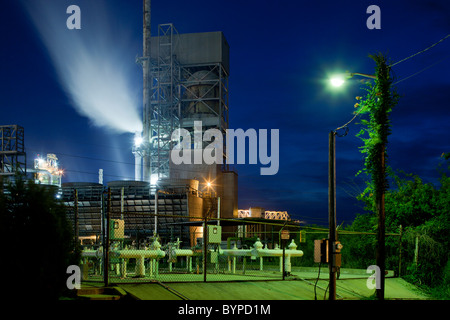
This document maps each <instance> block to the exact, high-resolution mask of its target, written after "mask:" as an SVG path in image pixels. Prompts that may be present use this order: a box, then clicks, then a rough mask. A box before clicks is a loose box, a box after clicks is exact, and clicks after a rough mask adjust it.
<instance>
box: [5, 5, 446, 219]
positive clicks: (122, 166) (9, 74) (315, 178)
mask: <svg viewBox="0 0 450 320" xmlns="http://www.w3.org/2000/svg"><path fill="white" fill-rule="evenodd" d="M31 2H33V3H35V4H36V3H39V1H31ZM94 2H95V3H99V2H98V1H80V0H70V1H56V0H48V1H45V2H44V3H45V5H46V6H48V5H51V6H53V4H55V8H56V9H55V12H56V14H59V15H60V16H58V17H57V18H55V20H56V21H59V22H60V28H62V31H64V32H68V30H67V29H66V26H65V21H66V19H67V17H68V16H69V15H68V14H66V12H65V9H66V8H67V6H69V5H71V4H76V5H79V6H80V8H81V16H82V20H81V21H82V30H79V31H77V30H72V31H71V32H80V35H81V36H86V37H90V43H89V46H88V47H87V50H88V51H91V50H92V51H95V50H97V49H98V48H97V45H100V43H101V45H102V46H103V47H104V46H108V45H110V50H111V51H110V53H111V56H114V58H115V59H116V60H114V61H116V62H117V61H120V63H119V65H120V66H119V65H118V66H117V67H118V68H119V69H126V72H124V73H123V74H126V76H127V79H126V81H127V83H128V84H129V88H131V89H130V95H131V96H132V97H133V98H134V99H135V100H136V101H137V105H136V108H137V111H138V113H139V114H141V109H140V108H141V107H140V105H141V101H142V98H141V94H142V89H141V87H142V71H141V68H140V66H138V65H137V64H135V62H134V61H135V57H136V56H140V55H141V54H142V1H111V0H109V1H107V2H106V5H105V7H104V9H100V7H99V6H96V5H94V4H93V3H94ZM372 4H375V5H378V6H379V7H380V9H381V30H369V29H368V28H367V27H366V20H367V18H368V17H369V14H367V13H366V9H367V7H368V6H369V5H372ZM33 10H35V11H33ZM39 12H40V10H39V8H38V7H37V9H36V7H35V9H32V11H31V13H32V14H35V18H36V19H35V20H36V21H37V23H39V24H41V23H42V24H46V23H48V22H49V21H48V20H46V19H43V18H42V17H40V16H39V14H40V13H39ZM105 17H109V20H107V19H106V18H105ZM107 21H109V22H107ZM161 23H174V25H175V27H176V28H177V30H178V32H179V33H192V32H208V31H223V32H224V34H225V37H226V38H227V41H228V43H229V45H230V55H231V58H230V59H231V72H230V78H229V88H230V128H233V129H237V128H242V129H244V130H246V129H248V128H255V129H279V130H280V169H279V172H278V174H277V175H274V176H260V175H259V168H260V166H259V165H236V166H235V168H236V169H237V171H238V173H239V207H240V208H248V207H249V206H262V207H265V208H266V209H267V210H287V211H288V213H290V214H291V216H293V218H296V219H302V220H306V221H307V222H310V223H319V224H326V223H327V215H328V211H327V210H328V209H327V193H328V180H327V174H328V133H329V132H330V131H331V130H333V129H335V128H336V127H338V126H340V125H342V124H344V123H346V122H347V121H348V120H350V118H351V117H352V112H353V109H354V108H353V105H354V103H355V102H356V100H355V99H354V98H355V96H358V95H363V93H364V91H363V90H362V89H361V87H362V86H361V84H360V83H358V82H357V81H351V82H349V83H347V84H346V86H345V88H344V89H341V90H339V91H336V90H335V91H332V90H330V88H329V87H328V85H327V83H326V80H327V78H328V76H329V74H330V73H333V72H344V71H347V70H348V71H351V72H361V73H369V74H370V73H373V72H374V67H375V65H374V62H373V61H372V60H371V59H370V58H369V57H368V55H369V54H374V53H377V52H381V53H384V54H386V55H387V56H388V57H389V59H390V60H391V61H392V62H396V61H399V60H402V59H403V58H405V57H408V56H410V55H412V54H414V53H416V52H419V51H421V50H423V49H425V48H427V47H429V46H430V45H432V44H433V43H436V42H437V41H439V40H440V39H442V38H444V37H445V36H446V35H448V34H449V33H450V2H448V1H444V0H440V1H411V0H408V1H403V0H402V1H376V0H374V1H361V0H353V1H329V0H325V1H316V2H313V1H285V0H281V1H255V0H246V1H236V0H228V1H216V0H214V1H212V0H209V1H208V0H192V1H180V0H171V1H162V0H153V1H152V33H153V34H155V32H156V30H157V26H158V24H161ZM99 25H100V26H102V27H101V30H98V26H99ZM94 28H97V29H94ZM62 31H61V32H62ZM103 33H107V36H105V37H106V38H108V37H109V38H110V41H109V42H108V41H105V43H103V42H102V41H101V40H102V39H103V37H102V36H101V35H102V34H103ZM0 34H1V50H0V59H1V68H0V83H1V86H0V108H1V109H0V110H1V113H0V124H19V125H21V126H23V127H24V128H25V146H26V151H27V157H28V162H29V163H30V164H31V161H32V159H33V158H34V157H35V155H36V154H38V153H39V154H46V153H55V154H56V155H57V156H58V157H59V159H60V163H61V165H62V167H63V168H64V169H65V175H64V177H63V182H70V181H92V182H96V181H98V169H99V168H102V169H104V179H105V181H109V180H120V179H127V178H128V179H133V176H134V169H133V161H134V159H133V156H132V154H131V143H132V140H133V135H132V134H131V133H118V132H114V131H112V130H109V129H108V128H105V127H99V126H97V125H95V123H93V122H92V121H91V120H90V119H89V118H88V117H86V116H84V115H81V114H80V113H79V112H77V109H76V108H75V107H74V106H73V104H72V102H71V100H70V97H69V94H68V93H67V90H66V89H67V88H65V87H64V85H62V83H61V79H60V76H58V73H57V72H56V70H55V67H54V64H53V58H52V57H51V56H49V55H48V51H47V48H46V46H45V45H44V44H43V42H42V41H41V38H40V37H39V33H38V32H37V30H36V24H33V23H32V21H31V19H30V17H29V16H28V15H27V13H26V11H25V9H24V7H23V6H22V5H21V4H20V2H19V1H14V0H6V1H2V10H1V12H0ZM94 35H95V36H94ZM97 40H98V41H97ZM54 45H55V47H58V46H61V47H62V46H67V41H65V42H64V41H63V42H61V43H59V42H55V43H54ZM69 50H70V48H69ZM98 51H99V52H100V53H101V51H100V50H98ZM449 58H450V39H447V40H445V41H443V42H442V43H440V44H438V45H436V46H435V47H433V48H431V49H430V50H428V51H426V52H424V53H421V54H419V55H417V56H415V57H414V58H411V59H409V60H407V61H405V62H402V63H400V64H398V65H396V66H395V67H394V68H393V74H394V75H395V77H396V81H400V82H399V83H398V84H397V85H396V88H397V91H398V93H399V94H400V96H401V99H400V102H399V104H398V105H397V106H396V107H395V109H394V111H393V112H392V117H391V119H392V125H393V127H392V135H391V136H390V138H389V145H388V154H389V164H390V165H391V166H392V167H393V169H395V170H397V169H399V170H400V169H401V170H404V171H406V172H411V173H416V174H418V175H420V176H421V177H423V178H424V180H425V181H427V182H428V181H429V182H433V183H437V177H438V174H437V172H436V170H435V168H436V166H437V164H438V163H439V159H440V158H439V157H440V155H441V154H442V153H443V152H448V151H450V139H449V129H450V126H449V120H450V111H449V110H450V108H449V97H450V78H449V76H448V75H449V74H450V59H449ZM108 59H110V57H109V54H108V55H106V56H104V60H105V61H108ZM67 63H68V64H70V61H68V62H67ZM425 68H427V69H426V70H425V71H423V72H421V73H419V74H417V75H414V76H413V77H411V78H408V79H405V78H407V77H409V76H411V75H413V74H415V73H417V72H419V71H421V70H423V69H425ZM403 79H405V80H404V81H402V80H403ZM112 112H114V111H112ZM357 122H358V121H357V120H355V121H354V122H353V123H352V124H351V125H350V132H349V134H348V135H347V136H346V137H343V138H337V147H336V153H337V188H338V193H337V220H338V223H339V224H340V223H342V222H343V221H346V222H350V221H351V219H353V217H354V216H355V214H356V213H362V212H363V210H362V208H361V204H360V203H358V202H357V201H356V200H354V196H353V195H354V194H355V192H360V191H362V189H363V188H364V180H363V179H364V177H355V174H356V172H357V171H358V170H360V169H361V168H362V165H363V157H362V155H361V153H360V152H359V150H358V147H359V146H361V141H360V140H359V139H358V138H355V134H356V133H357V132H358V131H359V129H360V128H359V125H358V124H357Z"/></svg>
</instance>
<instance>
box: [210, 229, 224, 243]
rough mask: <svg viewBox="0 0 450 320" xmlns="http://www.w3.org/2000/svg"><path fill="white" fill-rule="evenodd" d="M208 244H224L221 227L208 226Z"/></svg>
mask: <svg viewBox="0 0 450 320" xmlns="http://www.w3.org/2000/svg"><path fill="white" fill-rule="evenodd" d="M208 242H209V243H218V244H220V243H221V242H222V227H221V226H208Z"/></svg>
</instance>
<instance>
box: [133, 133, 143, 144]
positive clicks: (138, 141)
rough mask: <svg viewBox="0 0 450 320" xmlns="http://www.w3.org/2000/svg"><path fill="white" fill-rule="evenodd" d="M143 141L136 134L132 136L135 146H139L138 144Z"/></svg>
mask: <svg viewBox="0 0 450 320" xmlns="http://www.w3.org/2000/svg"><path fill="white" fill-rule="evenodd" d="M143 141H144V139H142V137H141V136H138V135H136V136H135V137H134V145H135V146H136V147H139V146H140V145H141V144H142V142H143Z"/></svg>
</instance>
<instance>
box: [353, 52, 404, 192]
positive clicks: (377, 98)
mask: <svg viewBox="0 0 450 320" xmlns="http://www.w3.org/2000/svg"><path fill="white" fill-rule="evenodd" d="M369 57H370V58H372V59H373V60H374V61H375V63H376V68H375V76H376V79H375V83H372V82H371V81H367V82H366V85H367V87H365V88H364V90H366V91H367V95H366V97H365V98H361V97H357V99H358V100H359V102H358V103H357V104H356V105H355V107H357V108H358V111H357V112H358V113H360V114H368V115H369V117H368V119H362V120H361V124H362V125H363V127H362V129H361V131H360V132H359V133H358V134H357V135H356V136H357V137H359V138H360V139H361V140H362V141H363V143H364V145H363V146H362V147H360V151H361V153H362V154H364V155H365V160H364V168H363V170H360V171H359V172H358V173H357V175H358V174H360V173H361V172H364V173H366V174H368V175H369V176H370V177H371V180H370V182H368V186H367V188H366V190H365V191H364V193H363V194H362V197H363V196H364V195H366V194H367V193H370V192H371V191H372V192H373V193H374V195H375V199H376V198H378V197H379V196H380V195H381V194H383V193H384V192H385V191H386V190H387V188H388V181H387V175H386V170H385V163H387V161H386V160H387V152H386V150H385V149H386V146H387V143H388V136H389V135H390V134H391V124H390V121H389V114H390V112H391V111H392V109H393V107H394V106H395V105H396V104H397V102H398V97H399V96H398V94H397V93H396V92H395V90H393V89H392V78H391V74H390V72H391V70H390V68H389V66H388V63H387V61H386V58H385V56H384V55H382V54H377V55H370V56H369ZM382 162H384V163H382ZM375 199H374V200H375Z"/></svg>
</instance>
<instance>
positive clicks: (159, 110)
mask: <svg viewBox="0 0 450 320" xmlns="http://www.w3.org/2000/svg"><path fill="white" fill-rule="evenodd" d="M150 25H151V6H150V0H144V12H143V55H142V57H139V58H138V59H137V63H139V64H140V65H141V66H142V70H143V132H142V133H140V132H138V133H136V136H135V140H134V146H133V154H134V156H135V180H136V181H144V182H147V183H150V185H151V186H152V190H151V192H156V190H157V189H158V188H159V189H161V186H165V187H167V185H170V184H171V183H175V184H179V181H182V180H192V179H194V180H198V181H199V191H201V192H205V194H206V193H208V194H209V195H210V198H211V199H210V200H208V201H205V205H206V206H209V207H214V206H215V207H216V208H214V209H213V210H209V209H207V210H206V212H210V214H211V215H215V214H216V213H217V212H218V211H220V212H221V214H222V216H223V217H237V173H236V172H234V171H230V170H229V167H228V165H227V163H226V157H225V154H226V145H224V146H223V154H222V155H219V157H221V159H223V161H221V162H222V163H217V164H206V163H204V162H202V163H201V164H186V163H182V164H174V163H173V162H172V161H171V157H170V153H171V150H172V149H173V148H174V146H175V145H176V144H177V143H178V142H179V139H180V138H179V137H173V133H174V131H175V130H176V129H179V128H183V129H186V130H188V131H189V132H190V133H191V136H192V137H194V134H193V132H194V130H195V128H194V122H196V121H200V122H201V124H202V127H201V130H202V133H203V132H205V131H206V130H208V129H211V128H214V129H218V130H219V131H220V132H222V133H223V134H224V135H225V130H226V129H227V128H228V121H229V117H228V112H229V107H228V76H229V73H230V63H229V45H228V42H227V41H226V39H225V36H224V35H223V33H222V32H205V33H191V34H179V33H178V31H177V30H176V28H175V27H174V25H173V24H171V23H168V24H160V25H159V26H158V30H157V32H156V34H157V35H154V36H151V29H150ZM209 143H210V142H202V143H200V144H192V148H193V149H202V150H203V149H204V148H205V146H206V145H207V144H209ZM191 163H193V161H192V162H191ZM219 198H220V208H217V205H219V201H218V199H219Z"/></svg>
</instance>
